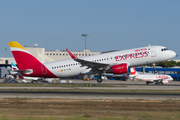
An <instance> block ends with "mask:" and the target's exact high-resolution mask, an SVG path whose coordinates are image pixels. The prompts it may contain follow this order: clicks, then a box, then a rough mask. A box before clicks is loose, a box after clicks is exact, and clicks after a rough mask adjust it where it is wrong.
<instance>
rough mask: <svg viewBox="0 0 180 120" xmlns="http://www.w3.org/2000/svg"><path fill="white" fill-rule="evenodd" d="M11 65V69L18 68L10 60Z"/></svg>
mask: <svg viewBox="0 0 180 120" xmlns="http://www.w3.org/2000/svg"><path fill="white" fill-rule="evenodd" d="M11 67H12V69H13V70H19V68H18V67H17V66H16V65H15V64H14V63H13V62H11Z"/></svg>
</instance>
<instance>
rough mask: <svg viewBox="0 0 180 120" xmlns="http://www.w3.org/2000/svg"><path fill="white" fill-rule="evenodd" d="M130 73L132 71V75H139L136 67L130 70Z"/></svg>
mask: <svg viewBox="0 0 180 120" xmlns="http://www.w3.org/2000/svg"><path fill="white" fill-rule="evenodd" d="M130 71H131V75H137V74H138V73H137V71H136V69H135V68H134V67H132V68H130Z"/></svg>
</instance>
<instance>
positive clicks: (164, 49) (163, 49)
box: [161, 48, 169, 51]
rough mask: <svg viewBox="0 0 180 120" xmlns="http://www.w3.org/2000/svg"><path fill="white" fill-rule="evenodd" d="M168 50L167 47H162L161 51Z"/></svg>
mask: <svg viewBox="0 0 180 120" xmlns="http://www.w3.org/2000/svg"><path fill="white" fill-rule="evenodd" d="M166 50H169V49H168V48H162V49H161V51H166Z"/></svg>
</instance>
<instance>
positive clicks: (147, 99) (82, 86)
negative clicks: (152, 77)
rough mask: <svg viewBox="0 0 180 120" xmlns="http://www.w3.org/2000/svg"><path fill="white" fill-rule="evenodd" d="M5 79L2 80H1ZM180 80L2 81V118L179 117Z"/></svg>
mask: <svg viewBox="0 0 180 120" xmlns="http://www.w3.org/2000/svg"><path fill="white" fill-rule="evenodd" d="M1 81H3V80H1ZM179 111H180V82H179V81H172V82H170V83H169V85H168V86H167V85H154V84H150V85H146V84H145V82H141V81H114V80H113V81H110V80H109V81H103V83H101V84H99V83H97V82H96V81H95V80H94V81H82V80H73V84H60V83H53V84H37V83H36V84H33V83H30V84H21V83H20V81H19V83H14V84H12V83H11V84H7V83H0V119H5V120H6V119H7V120H11V119H12V120H14V119H17V120H19V119H23V120H24V119H29V120H34V119H35V120H59V119H62V120H69V119H71V120H79V119H80V120H104V119H105V120H150V119H160V120H180V112H179Z"/></svg>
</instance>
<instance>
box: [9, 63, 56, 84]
mask: <svg viewBox="0 0 180 120" xmlns="http://www.w3.org/2000/svg"><path fill="white" fill-rule="evenodd" d="M11 67H12V70H11V71H10V72H9V73H10V75H13V76H15V77H16V76H18V77H19V78H21V79H23V80H22V82H23V83H28V81H27V80H31V82H32V83H34V82H40V81H42V80H43V79H42V78H41V77H26V76H23V75H22V74H21V73H20V72H19V68H18V67H17V66H16V65H15V64H14V63H12V62H11ZM45 81H47V82H49V83H52V79H46V80H45Z"/></svg>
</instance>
